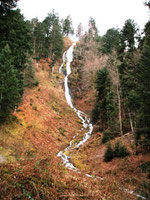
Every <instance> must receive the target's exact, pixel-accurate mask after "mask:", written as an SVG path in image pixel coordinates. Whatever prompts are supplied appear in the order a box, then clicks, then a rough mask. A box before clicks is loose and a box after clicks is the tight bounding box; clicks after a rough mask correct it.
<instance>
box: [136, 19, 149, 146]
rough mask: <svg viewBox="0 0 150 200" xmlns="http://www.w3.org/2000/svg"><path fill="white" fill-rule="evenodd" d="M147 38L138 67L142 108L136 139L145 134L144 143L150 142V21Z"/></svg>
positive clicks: (146, 28)
mask: <svg viewBox="0 0 150 200" xmlns="http://www.w3.org/2000/svg"><path fill="white" fill-rule="evenodd" d="M144 32H145V38H144V42H143V48H142V55H141V59H140V62H139V67H138V81H139V82H138V84H139V87H138V94H139V96H140V109H139V116H138V123H137V132H136V139H137V140H139V139H140V137H141V135H144V138H145V140H144V145H145V146H146V148H148V146H149V144H150V81H149V74H150V59H149V58H150V46H149V44H150V21H149V22H148V23H147V24H146V26H145V30H144Z"/></svg>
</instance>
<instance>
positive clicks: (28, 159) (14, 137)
mask: <svg viewBox="0 0 150 200" xmlns="http://www.w3.org/2000/svg"><path fill="white" fill-rule="evenodd" d="M69 45H70V42H69V41H67V44H66V49H67V47H68V46H69ZM60 64H61V60H60V61H59V62H58V63H57V65H56V66H55V70H54V72H53V74H51V73H50V71H49V67H48V63H47V62H46V61H44V60H43V61H40V62H39V64H38V65H37V63H36V62H34V67H35V76H36V78H37V80H38V81H39V85H38V86H36V87H33V88H26V90H25V92H24V96H23V101H22V103H21V104H20V106H19V107H18V109H17V110H16V111H15V112H14V113H13V116H14V117H12V119H10V120H9V121H8V122H6V123H5V124H3V125H1V126H0V199H1V200H19V199H21V200H40V199H47V200H58V199H65V200H66V199H70V200H78V199H86V200H88V199H89V200H91V199H94V200H107V199H111V200H127V199H130V200H132V199H133V200H134V199H137V197H136V196H134V195H131V194H129V193H127V192H125V191H123V188H126V189H130V190H134V191H136V192H137V193H141V190H142V189H143V188H144V189H145V187H146V186H145V185H144V183H143V181H145V184H148V180H147V178H146V173H142V171H141V168H140V167H139V166H140V165H141V164H142V163H144V162H148V160H149V155H146V156H145V155H142V154H139V155H138V156H135V155H134V153H132V148H131V147H132V138H131V136H130V134H128V135H127V136H124V142H125V144H128V146H129V148H130V151H131V155H130V156H129V157H126V158H123V159H114V160H113V161H111V162H109V163H105V162H103V154H104V151H105V148H106V147H105V146H104V145H101V143H100V141H101V133H98V132H97V133H96V132H95V133H94V134H93V135H92V137H91V139H90V140H89V141H88V142H87V143H86V144H85V145H83V146H82V147H81V148H79V149H78V150H76V151H75V152H74V154H73V155H72V158H71V159H72V161H73V163H74V164H75V166H76V167H78V168H79V169H80V170H81V173H80V174H79V173H76V172H73V171H71V170H68V169H66V168H65V167H64V166H63V164H62V161H61V159H60V158H58V157H57V153H58V152H59V151H60V150H63V149H64V148H65V147H67V146H68V144H69V142H70V140H71V139H72V138H73V136H74V135H77V134H79V135H81V134H83V133H82V132H81V127H82V124H81V121H80V120H79V118H78V117H77V115H76V113H75V112H74V111H72V110H71V108H70V107H69V106H68V105H67V103H66V100H65V95H64V88H63V79H64V76H63V75H61V74H59V73H58V69H59V65H60ZM79 103H80V107H82V105H83V106H85V107H86V104H85V103H84V101H83V104H82V102H81V101H80V102H79ZM76 104H77V103H76ZM77 106H78V105H77ZM118 139H119V138H118ZM129 141H131V142H129ZM113 142H114V141H113ZM85 173H89V174H92V175H93V178H89V177H86V176H85ZM94 175H95V176H100V177H103V178H104V180H101V179H95V178H94ZM143 191H144V192H145V190H143Z"/></svg>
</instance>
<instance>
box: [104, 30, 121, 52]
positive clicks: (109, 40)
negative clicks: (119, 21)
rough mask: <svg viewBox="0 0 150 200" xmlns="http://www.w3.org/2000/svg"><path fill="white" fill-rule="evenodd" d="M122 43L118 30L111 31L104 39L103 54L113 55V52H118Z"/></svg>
mask: <svg viewBox="0 0 150 200" xmlns="http://www.w3.org/2000/svg"><path fill="white" fill-rule="evenodd" d="M119 42H120V33H119V31H118V30H117V29H114V28H112V29H109V30H108V31H107V32H106V34H105V35H104V36H103V37H102V41H101V43H102V48H101V50H102V53H106V54H111V53H112V51H113V50H117V49H118V47H119Z"/></svg>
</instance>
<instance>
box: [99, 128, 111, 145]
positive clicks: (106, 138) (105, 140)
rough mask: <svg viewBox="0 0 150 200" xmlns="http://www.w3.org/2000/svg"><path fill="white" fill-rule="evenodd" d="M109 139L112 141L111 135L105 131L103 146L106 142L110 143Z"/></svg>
mask: <svg viewBox="0 0 150 200" xmlns="http://www.w3.org/2000/svg"><path fill="white" fill-rule="evenodd" d="M109 139H110V136H109V134H108V133H107V132H106V131H104V133H103V137H102V141H101V142H102V144H104V143H106V142H108V141H109Z"/></svg>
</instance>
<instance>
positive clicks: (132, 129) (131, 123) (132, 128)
mask: <svg viewBox="0 0 150 200" xmlns="http://www.w3.org/2000/svg"><path fill="white" fill-rule="evenodd" d="M128 113H129V120H130V127H131V131H132V133H134V126H133V121H132V117H131V113H130V111H128Z"/></svg>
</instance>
